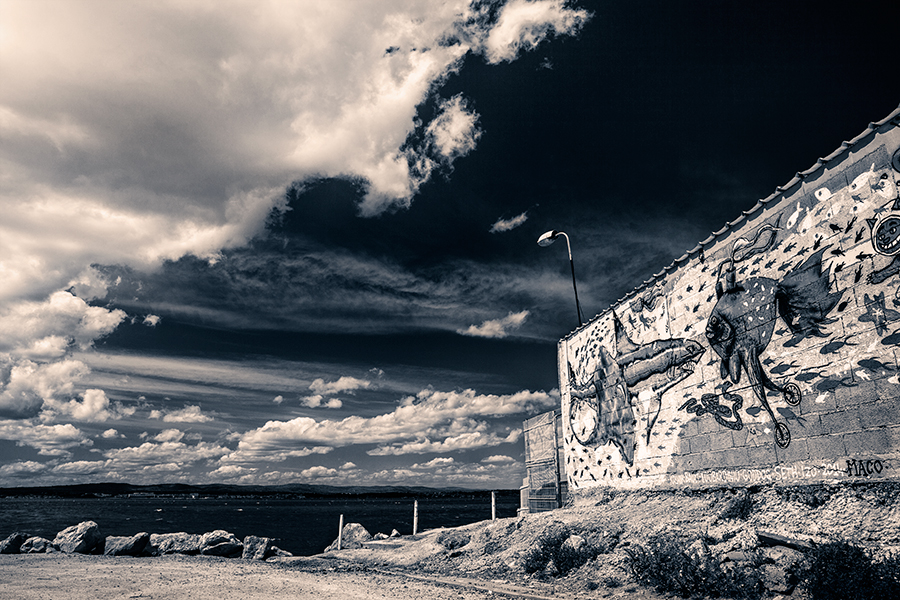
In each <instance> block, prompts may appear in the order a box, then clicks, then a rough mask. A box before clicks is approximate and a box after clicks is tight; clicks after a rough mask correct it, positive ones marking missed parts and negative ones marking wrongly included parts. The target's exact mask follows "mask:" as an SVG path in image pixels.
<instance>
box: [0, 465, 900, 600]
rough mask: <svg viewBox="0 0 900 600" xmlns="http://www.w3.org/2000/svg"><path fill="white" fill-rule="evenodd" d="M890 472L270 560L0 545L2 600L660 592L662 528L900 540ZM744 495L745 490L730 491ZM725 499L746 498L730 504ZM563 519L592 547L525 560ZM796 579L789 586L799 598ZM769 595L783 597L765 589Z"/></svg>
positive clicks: (691, 496) (622, 504) (681, 497)
mask: <svg viewBox="0 0 900 600" xmlns="http://www.w3.org/2000/svg"><path fill="white" fill-rule="evenodd" d="M898 492H900V484H897V483H890V482H885V483H882V484H872V485H860V486H818V487H814V486H809V487H797V488H761V489H756V490H754V491H753V492H752V493H750V495H749V496H747V497H742V496H741V495H740V494H744V493H745V492H739V491H737V490H710V491H699V492H690V491H686V492H676V493H654V492H634V493H621V494H609V493H602V492H598V493H597V494H596V495H595V496H594V497H589V496H586V497H584V498H582V500H581V502H580V503H578V504H577V505H576V506H572V507H569V508H566V509H560V510H556V511H552V512H548V513H540V514H534V515H527V516H525V517H522V518H509V519H498V520H496V521H493V522H492V521H482V522H480V523H473V524H471V525H466V526H463V527H457V528H453V529H437V530H432V531H427V532H424V533H422V534H419V535H417V536H403V537H401V538H391V539H388V540H384V541H380V542H367V543H365V544H364V546H363V547H361V548H357V549H345V550H341V551H339V552H329V553H326V554H320V555H318V556H315V557H290V558H279V559H270V560H269V561H267V562H262V561H250V560H243V559H224V558H215V557H207V556H193V557H191V556H181V555H168V556H161V557H145V558H126V557H107V556H84V555H78V554H61V553H51V554H30V555H0V600H6V599H10V600H13V599H15V600H30V599H37V598H41V599H51V600H52V599H59V600H79V599H82V598H84V599H91V600H94V599H96V598H99V599H103V600H108V599H118V598H129V599H130V598H157V599H162V598H166V599H174V600H179V599H182V598H183V599H188V598H190V599H191V600H205V599H209V600H229V599H232V598H233V599H242V600H243V599H249V600H254V599H259V600H263V599H265V600H277V599H279V598H292V599H297V598H316V599H322V600H330V599H332V598H334V599H342V600H344V599H349V600H353V599H356V598H360V599H361V598H366V599H370V598H394V599H397V600H436V599H445V598H454V599H462V600H469V599H480V598H498V597H501V598H502V597H510V598H531V599H536V600H541V599H551V598H567V599H571V600H592V599H610V600H620V599H626V598H627V599H629V600H662V599H664V598H667V596H665V595H662V594H657V593H655V592H653V591H652V590H649V589H647V588H643V587H641V586H639V585H637V584H636V583H635V582H634V579H633V578H632V576H631V573H630V569H629V566H628V560H627V558H626V555H627V550H628V548H629V546H633V545H635V544H638V545H640V544H644V543H646V540H647V539H648V538H649V537H650V536H651V535H655V534H659V533H663V534H666V535H672V536H681V537H684V536H688V537H690V538H691V539H693V538H697V539H700V538H702V539H704V540H706V541H705V544H707V545H708V547H709V550H710V551H711V552H712V553H713V557H714V558H716V559H718V557H721V556H724V554H725V553H727V552H732V551H753V550H754V549H755V548H756V547H757V545H758V539H757V532H760V531H767V532H774V533H776V534H778V535H781V536H786V537H788V538H797V539H800V540H810V541H813V542H815V541H820V542H821V541H827V540H831V539H848V540H852V541H853V542H854V543H857V544H861V545H863V546H865V547H866V548H868V549H869V550H870V551H872V552H874V553H875V554H891V553H894V552H900V534H898V532H900V499H898V498H900V494H898ZM742 498H743V500H744V501H743V502H738V504H737V505H736V504H735V502H736V501H739V500H741V499H742ZM735 506H739V507H740V506H743V508H744V510H740V511H735V510H734V507H735ZM559 528H566V529H567V530H568V531H570V532H572V533H577V534H578V535H580V536H583V537H584V539H585V540H586V541H587V542H588V543H590V544H593V545H595V546H596V547H599V548H603V550H602V552H600V553H599V555H597V556H596V558H593V559H590V560H588V562H586V563H585V564H583V565H582V566H581V567H578V568H575V569H573V570H571V571H569V572H567V573H563V574H561V573H557V572H555V571H554V569H552V568H550V567H548V568H547V569H545V570H543V571H538V572H535V573H528V572H526V570H525V568H524V565H525V563H526V562H527V560H526V559H527V557H528V556H529V554H530V553H531V552H532V550H533V549H534V548H535V547H537V546H538V545H539V544H540V540H541V539H542V537H543V536H545V535H546V534H547V532H548V531H553V530H559ZM801 597H802V594H801V593H799V592H795V593H794V594H793V595H792V596H790V598H792V599H795V598H801ZM768 598H771V599H775V598H784V596H781V595H779V594H775V593H770V594H769V595H768Z"/></svg>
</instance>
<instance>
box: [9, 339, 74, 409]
mask: <svg viewBox="0 0 900 600" xmlns="http://www.w3.org/2000/svg"><path fill="white" fill-rule="evenodd" d="M7 356H8V355H7ZM88 372H89V369H88V368H87V367H86V366H85V365H84V364H83V363H81V362H79V361H76V360H63V361H59V362H54V363H49V364H39V363H36V362H33V361H30V360H18V361H14V360H10V359H6V360H4V359H3V355H2V354H0V415H7V416H13V417H33V416H35V415H37V414H38V412H39V411H40V410H41V407H42V406H43V405H44V401H45V400H46V399H51V400H52V399H56V398H60V399H63V398H68V397H70V396H72V395H73V394H74V389H75V386H74V384H75V382H77V381H78V380H80V379H81V378H82V377H84V376H85V375H86V374H87V373H88Z"/></svg>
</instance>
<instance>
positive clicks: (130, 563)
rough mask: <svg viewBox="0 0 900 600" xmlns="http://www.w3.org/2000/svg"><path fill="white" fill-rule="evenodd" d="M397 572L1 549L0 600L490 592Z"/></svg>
mask: <svg viewBox="0 0 900 600" xmlns="http://www.w3.org/2000/svg"><path fill="white" fill-rule="evenodd" d="M490 597H492V594H490V593H488V592H486V591H478V590H473V591H467V590H461V589H458V588H452V587H447V586H444V585H439V584H434V583H429V582H423V581H417V580H414V579H410V578H407V577H403V576H398V575H387V574H381V573H377V572H359V571H356V572H352V571H346V570H337V569H336V570H331V571H329V570H327V569H326V570H321V571H320V570H318V569H316V570H313V571H307V570H299V569H296V568H291V567H289V566H285V565H283V564H272V563H264V562H259V561H245V560H238V559H220V558H212V557H201V556H195V557H190V556H175V555H172V556H161V557H153V558H125V557H105V556H83V555H72V554H44V555H8V556H0V598H2V599H3V600H7V599H8V600H32V599H34V600H37V599H39V598H40V599H41V600H47V599H50V600H56V599H58V600H82V599H84V600H98V599H102V600H117V599H120V598H129V599H130V598H141V599H147V600H149V599H167V600H182V599H183V600H188V599H191V600H231V599H234V600H238V599H242V600H256V599H259V600H262V599H266V600H278V599H281V598H285V599H287V598H291V599H297V598H316V599H320V600H345V599H346V600H353V599H356V598H366V599H368V598H396V599H399V600H406V599H409V600H412V599H415V598H419V599H422V600H432V599H438V598H458V599H460V600H474V599H483V598H490Z"/></svg>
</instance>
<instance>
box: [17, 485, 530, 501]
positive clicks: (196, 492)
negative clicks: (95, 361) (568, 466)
mask: <svg viewBox="0 0 900 600" xmlns="http://www.w3.org/2000/svg"><path fill="white" fill-rule="evenodd" d="M492 491H494V492H496V493H497V494H499V495H502V496H508V495H513V494H516V495H517V494H518V493H519V490H518V489H515V490H504V489H500V490H489V489H488V490H474V489H465V488H429V487H405V486H350V487H339V486H328V485H311V484H290V485H278V486H259V485H254V486H241V485H227V484H205V485H189V484H183V483H161V484H153V485H134V484H130V483H111V482H107V483H84V484H74V485H54V486H42V487H33V486H29V487H12V488H0V498H3V497H19V498H21V497H32V496H33V497H42V498H109V497H146V498H156V497H165V498H180V499H191V498H229V497H230V498H255V497H266V498H283V499H300V498H307V497H312V498H316V497H334V496H379V497H413V496H416V497H423V496H424V497H462V496H472V497H481V496H489V495H490V493H491V492H492Z"/></svg>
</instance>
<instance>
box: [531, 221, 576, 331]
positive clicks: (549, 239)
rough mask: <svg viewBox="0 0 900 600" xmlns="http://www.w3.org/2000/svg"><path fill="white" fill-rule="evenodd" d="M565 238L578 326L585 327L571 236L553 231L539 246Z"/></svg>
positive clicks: (543, 236)
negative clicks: (570, 241) (576, 283)
mask: <svg viewBox="0 0 900 600" xmlns="http://www.w3.org/2000/svg"><path fill="white" fill-rule="evenodd" d="M559 236H563V237H564V238H566V248H568V249H569V266H571V267H572V289H573V290H575V310H576V311H578V326H579V327H581V326H582V325H583V321H582V319H581V304H579V302H578V287H577V286H576V285H575V261H573V260H572V246H571V244H569V236H568V235H566V233H565V232H564V231H556V230H555V229H552V230H550V231H548V232H547V233H545V234H544V235H542V236H541V237H539V238H538V241H537V243H538V246H542V247H544V246H549V245H550V244H552V243H553V242H555V241H556V238H558V237H559Z"/></svg>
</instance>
